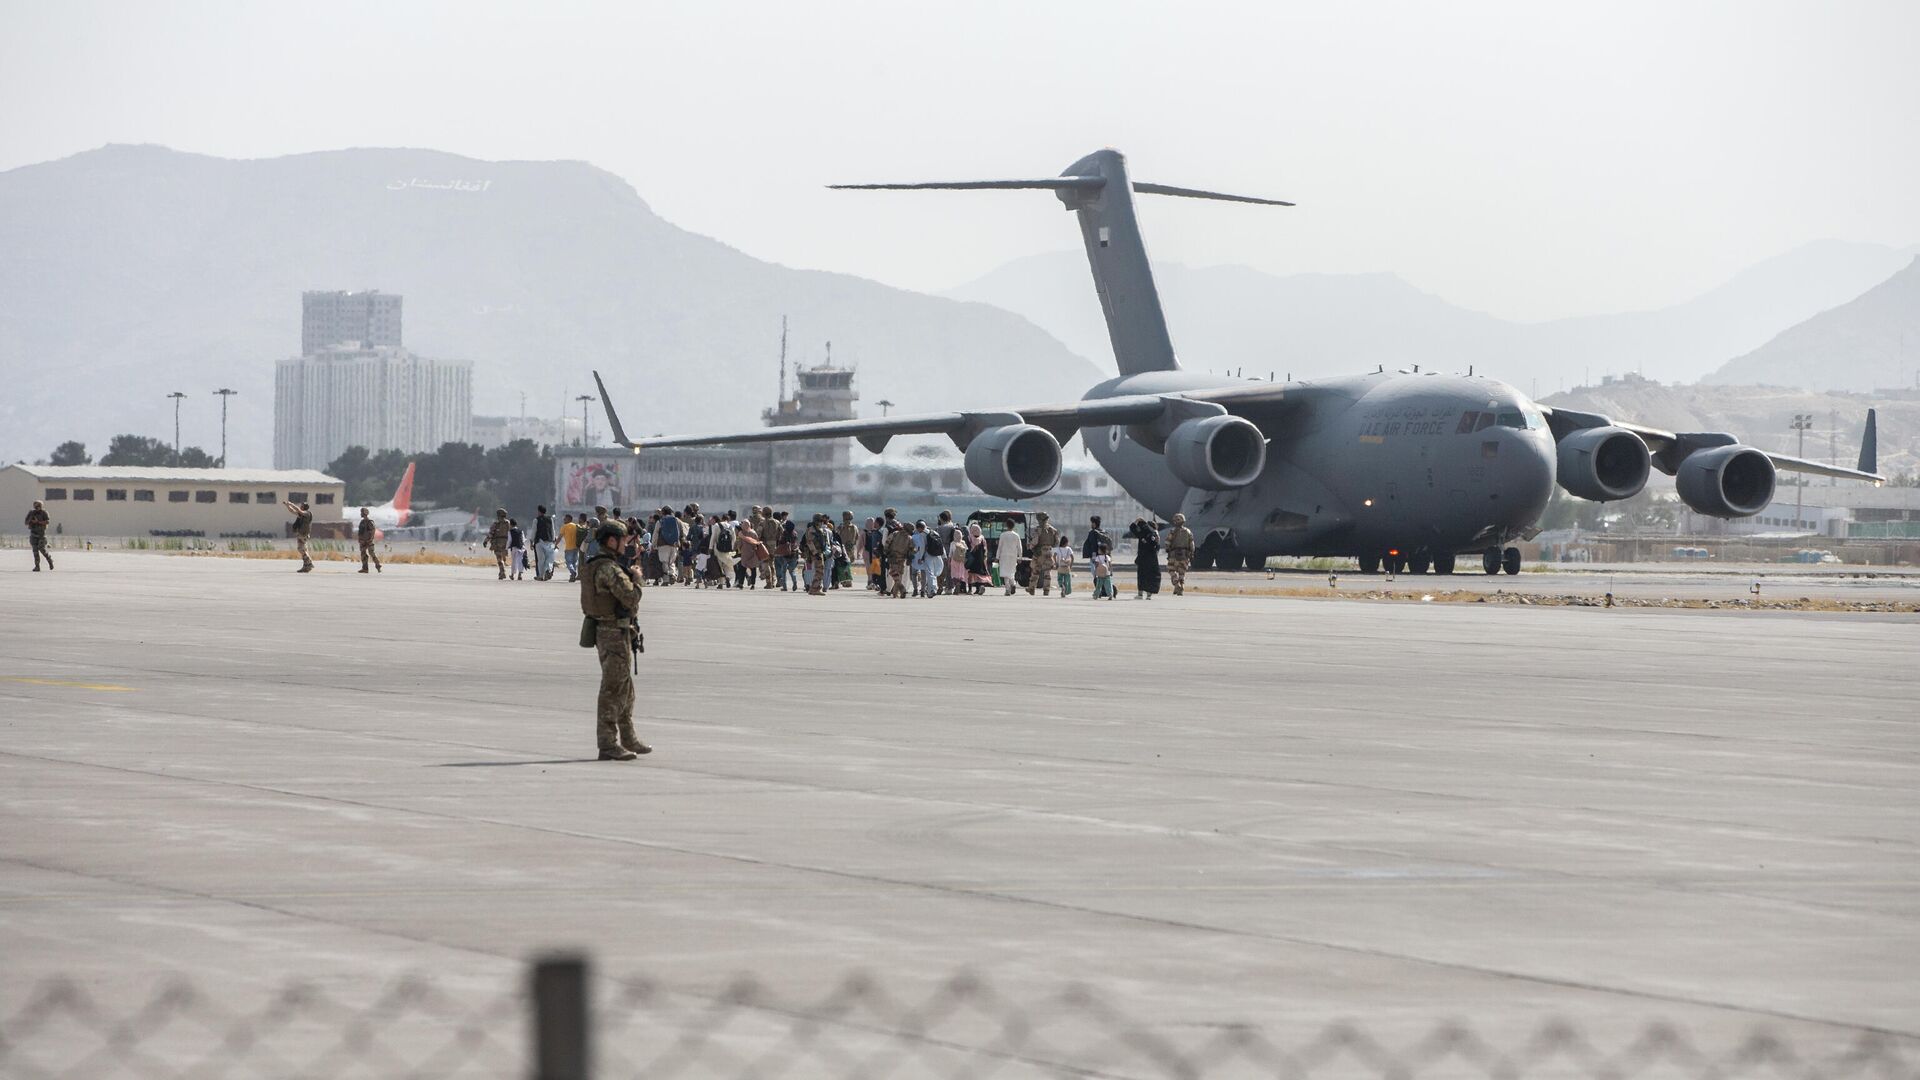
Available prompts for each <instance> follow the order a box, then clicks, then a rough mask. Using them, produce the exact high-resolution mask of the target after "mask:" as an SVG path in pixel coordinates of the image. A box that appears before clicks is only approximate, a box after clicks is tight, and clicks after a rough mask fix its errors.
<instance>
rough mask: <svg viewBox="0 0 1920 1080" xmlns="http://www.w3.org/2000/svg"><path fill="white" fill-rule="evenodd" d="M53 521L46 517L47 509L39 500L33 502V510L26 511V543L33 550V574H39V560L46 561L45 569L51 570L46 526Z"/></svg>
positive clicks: (51, 556)
mask: <svg viewBox="0 0 1920 1080" xmlns="http://www.w3.org/2000/svg"><path fill="white" fill-rule="evenodd" d="M52 521H53V519H52V518H51V517H48V516H47V508H46V507H44V506H41V505H40V500H39V499H35V500H33V509H31V510H29V511H27V542H28V544H29V545H31V546H32V548H33V572H34V573H36V574H37V573H39V572H40V560H41V559H42V558H44V559H46V560H47V569H49V570H51V569H53V552H51V551H48V550H47V526H48V525H49V524H51V523H52Z"/></svg>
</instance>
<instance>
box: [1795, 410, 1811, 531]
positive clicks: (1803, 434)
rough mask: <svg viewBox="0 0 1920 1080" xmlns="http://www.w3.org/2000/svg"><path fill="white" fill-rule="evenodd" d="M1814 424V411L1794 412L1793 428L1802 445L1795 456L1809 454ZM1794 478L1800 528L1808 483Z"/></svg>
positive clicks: (1796, 517)
mask: <svg viewBox="0 0 1920 1080" xmlns="http://www.w3.org/2000/svg"><path fill="white" fill-rule="evenodd" d="M1812 426H1813V414H1812V413H1794V414H1793V430H1794V433H1795V434H1797V435H1798V436H1799V437H1800V446H1799V448H1798V449H1796V450H1795V451H1794V456H1796V457H1803V458H1804V457H1806V456H1807V429H1808V428H1810V427H1812ZM1793 479H1794V483H1793V527H1794V528H1796V529H1798V528H1801V525H1800V503H1801V501H1802V500H1803V499H1805V498H1806V494H1807V485H1806V484H1805V483H1804V482H1803V481H1802V480H1801V478H1800V477H1798V476H1796V477H1794V478H1793Z"/></svg>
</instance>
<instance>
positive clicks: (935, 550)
mask: <svg viewBox="0 0 1920 1080" xmlns="http://www.w3.org/2000/svg"><path fill="white" fill-rule="evenodd" d="M946 557H947V549H946V548H945V547H943V546H941V544H940V534H939V533H937V532H930V533H928V534H927V558H929V559H944V558H946Z"/></svg>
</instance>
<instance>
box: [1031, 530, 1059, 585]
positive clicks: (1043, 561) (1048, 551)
mask: <svg viewBox="0 0 1920 1080" xmlns="http://www.w3.org/2000/svg"><path fill="white" fill-rule="evenodd" d="M1034 516H1035V517H1037V518H1039V519H1040V524H1039V525H1038V526H1037V527H1035V528H1034V530H1033V532H1032V534H1031V535H1029V536H1028V537H1027V543H1028V544H1029V545H1031V547H1032V552H1033V553H1032V554H1031V555H1030V556H1028V558H1029V559H1030V561H1029V562H1028V564H1027V595H1028V596H1032V595H1033V587H1034V586H1035V585H1038V586H1040V595H1042V596H1052V595H1053V549H1054V548H1056V547H1059V546H1060V530H1059V529H1056V528H1054V527H1053V526H1052V525H1050V524H1048V523H1047V512H1046V511H1045V510H1042V511H1040V512H1039V513H1038V514H1035V515H1034Z"/></svg>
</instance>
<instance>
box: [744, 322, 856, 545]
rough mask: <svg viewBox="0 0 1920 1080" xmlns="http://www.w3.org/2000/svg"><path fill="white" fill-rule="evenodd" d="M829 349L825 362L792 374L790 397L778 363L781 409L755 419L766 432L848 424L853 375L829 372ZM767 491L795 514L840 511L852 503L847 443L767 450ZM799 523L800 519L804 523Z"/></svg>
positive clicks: (821, 441)
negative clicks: (835, 422)
mask: <svg viewBox="0 0 1920 1080" xmlns="http://www.w3.org/2000/svg"><path fill="white" fill-rule="evenodd" d="M832 356H833V352H832V345H831V344H829V345H828V352H827V357H828V359H827V361H826V362H825V363H822V364H820V365H819V366H817V367H810V368H807V367H803V368H799V369H798V370H796V371H795V372H794V387H793V393H792V395H791V396H789V395H788V394H787V393H786V380H785V364H784V361H783V363H782V378H781V387H780V389H781V394H780V403H779V404H778V405H776V406H774V407H773V408H771V409H767V410H765V411H764V412H762V413H761V414H760V417H761V419H762V420H764V421H765V422H766V424H767V426H768V427H787V426H789V425H791V424H812V423H816V422H818V421H822V420H852V419H853V418H854V410H853V403H854V402H855V401H858V400H859V398H860V395H858V394H856V393H855V392H854V390H853V371H852V370H851V369H849V368H839V367H834V366H833V359H832ZM771 449H772V460H771V463H770V466H769V470H768V472H769V481H770V484H769V486H770V487H771V488H772V501H773V503H774V505H776V506H781V507H792V508H793V510H794V511H795V512H796V513H802V512H811V511H812V510H814V509H820V510H825V509H828V508H830V507H843V506H845V505H846V504H847V502H848V501H849V500H850V499H851V498H852V497H853V468H852V466H853V448H852V446H851V443H850V441H849V440H847V439H815V440H810V441H807V442H790V443H773V444H771ZM803 520H804V519H803Z"/></svg>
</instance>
